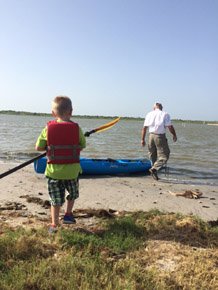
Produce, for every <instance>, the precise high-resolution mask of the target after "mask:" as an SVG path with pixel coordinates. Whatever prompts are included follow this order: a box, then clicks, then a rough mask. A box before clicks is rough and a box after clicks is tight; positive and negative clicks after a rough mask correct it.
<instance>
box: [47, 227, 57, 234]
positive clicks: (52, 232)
mask: <svg viewBox="0 0 218 290" xmlns="http://www.w3.org/2000/svg"><path fill="white" fill-rule="evenodd" d="M57 231H58V229H57V227H56V226H53V225H51V226H50V227H49V229H48V233H49V234H51V235H52V234H55V233H57Z"/></svg>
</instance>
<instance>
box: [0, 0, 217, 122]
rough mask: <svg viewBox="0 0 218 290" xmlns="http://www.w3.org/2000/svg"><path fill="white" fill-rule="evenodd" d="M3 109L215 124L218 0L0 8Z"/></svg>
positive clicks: (94, 0) (24, 3) (29, 2)
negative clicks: (60, 103) (156, 112)
mask: <svg viewBox="0 0 218 290" xmlns="http://www.w3.org/2000/svg"><path fill="white" fill-rule="evenodd" d="M0 41H1V45H0V99H1V105H0V110H7V109H11V110H20V111H31V112H50V106H51V101H52V99H53V98H54V97H55V96H56V95H60V94H61V95H68V96H70V97H71V99H72V102H73V105H74V114H76V115H105V116H133V117H144V116H145V114H146V113H147V112H148V111H150V110H151V109H152V105H153V103H154V102H155V101H159V102H162V104H163V106H164V109H165V110H166V111H167V112H168V113H170V115H171V117H172V118H178V119H191V120H218V111H217V108H218V1H217V0H204V1H203V0H77V1H75V0H59V1H58V0H37V1H34V0H19V1H18V0H7V1H5V0H0Z"/></svg>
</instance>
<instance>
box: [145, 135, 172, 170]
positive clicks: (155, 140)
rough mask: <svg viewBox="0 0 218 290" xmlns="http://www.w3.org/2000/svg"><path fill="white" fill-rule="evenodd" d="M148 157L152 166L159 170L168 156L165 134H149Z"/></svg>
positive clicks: (168, 150)
mask: <svg viewBox="0 0 218 290" xmlns="http://www.w3.org/2000/svg"><path fill="white" fill-rule="evenodd" d="M148 152H149V158H150V159H151V161H152V164H153V165H152V168H154V169H156V170H159V169H160V168H161V167H163V166H164V165H165V164H166V162H167V160H168V159H169V157H170V149H169V146H168V142H167V138H166V135H165V134H153V133H150V134H149V139H148Z"/></svg>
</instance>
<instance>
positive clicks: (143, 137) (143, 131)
mask: <svg viewBox="0 0 218 290" xmlns="http://www.w3.org/2000/svg"><path fill="white" fill-rule="evenodd" d="M147 128H148V127H146V126H144V127H143V128H142V133H141V136H142V139H141V144H142V146H145V144H146V142H145V136H146V131H147Z"/></svg>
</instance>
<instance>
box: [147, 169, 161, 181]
mask: <svg viewBox="0 0 218 290" xmlns="http://www.w3.org/2000/svg"><path fill="white" fill-rule="evenodd" d="M149 172H150V173H151V176H152V177H153V178H154V180H158V179H159V178H158V175H157V170H156V169H154V168H151V169H149Z"/></svg>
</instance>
